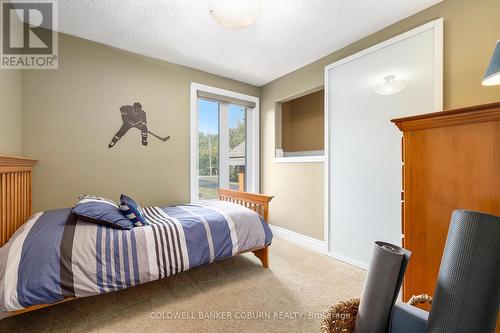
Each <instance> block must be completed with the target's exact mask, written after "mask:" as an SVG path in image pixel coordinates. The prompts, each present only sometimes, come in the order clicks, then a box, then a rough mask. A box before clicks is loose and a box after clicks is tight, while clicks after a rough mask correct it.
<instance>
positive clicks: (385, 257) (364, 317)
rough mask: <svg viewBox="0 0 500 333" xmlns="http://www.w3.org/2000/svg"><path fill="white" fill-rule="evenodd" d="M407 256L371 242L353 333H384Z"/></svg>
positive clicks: (406, 252)
mask: <svg viewBox="0 0 500 333" xmlns="http://www.w3.org/2000/svg"><path fill="white" fill-rule="evenodd" d="M410 255H411V252H410V251H408V250H406V249H403V248H402V247H399V246H396V245H393V244H389V243H385V242H375V245H374V247H373V254H372V258H371V261H370V267H369V269H368V276H367V278H366V282H365V287H364V290H363V296H362V298H361V301H360V304H359V309H358V315H357V317H356V326H355V329H354V332H355V333H386V332H387V328H388V327H389V319H390V316H391V310H392V306H393V305H394V302H396V299H397V297H398V294H399V289H400V288H401V284H402V283H403V276H404V273H405V270H406V266H407V265H408V260H409V259H410Z"/></svg>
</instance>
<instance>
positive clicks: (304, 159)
mask: <svg viewBox="0 0 500 333" xmlns="http://www.w3.org/2000/svg"><path fill="white" fill-rule="evenodd" d="M274 162H275V163H323V162H325V156H323V155H320V156H288V157H275V158H274Z"/></svg>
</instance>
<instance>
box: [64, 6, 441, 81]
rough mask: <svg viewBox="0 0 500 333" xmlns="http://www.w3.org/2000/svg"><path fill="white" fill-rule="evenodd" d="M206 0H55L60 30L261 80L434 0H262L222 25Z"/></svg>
mask: <svg viewBox="0 0 500 333" xmlns="http://www.w3.org/2000/svg"><path fill="white" fill-rule="evenodd" d="M208 2H209V1H208V0H59V30H60V31H61V32H64V33H67V34H70V35H74V36H78V37H82V38H85V39H89V40H93V41H97V42H100V43H104V44H108V45H111V46H114V47H118V48H121V49H125V50H128V51H132V52H136V53H139V54H143V55H147V56H150V57H154V58H158V59H162V60H166V61H170V62H173V63H177V64H181V65H185V66H189V67H193V68H197V69H200V70H204V71H207V72H210V73H214V74H218V75H221V76H225V77H229V78H232V79H236V80H239V81H243V82H246V83H250V84H253V85H257V86H261V85H263V84H265V83H267V82H270V81H272V80H274V79H276V78H278V77H280V76H282V75H284V74H287V73H289V72H291V71H293V70H295V69H298V68H300V67H302V66H304V65H306V64H308V63H311V62H313V61H315V60H317V59H319V58H321V57H323V56H325V55H327V54H329V53H331V52H333V51H335V50H338V49H340V48H342V47H344V46H346V45H348V44H350V43H352V42H355V41H357V40H359V39H361V38H363V37H365V36H367V35H370V34H372V33H374V32H376V31H378V30H380V29H382V28H384V27H386V26H388V25H390V24H392V23H395V22H397V21H399V20H401V19H403V18H405V17H407V16H410V15H412V14H414V13H416V12H418V11H420V10H423V9H425V8H427V7H429V6H431V5H433V4H436V3H438V2H440V0H263V8H262V14H261V16H260V18H259V19H258V20H257V22H256V24H255V25H254V26H251V27H249V28H247V29H243V30H228V29H225V28H224V27H222V26H220V25H219V24H218V23H217V22H215V21H214V20H213V19H212V17H211V16H210V14H209V12H208Z"/></svg>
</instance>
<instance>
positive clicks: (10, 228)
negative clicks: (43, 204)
mask: <svg viewBox="0 0 500 333" xmlns="http://www.w3.org/2000/svg"><path fill="white" fill-rule="evenodd" d="M37 162H38V161H36V160H32V159H28V158H24V157H14V156H2V155H0V246H3V245H4V244H5V243H7V241H8V240H9V238H10V237H11V236H12V234H14V232H15V231H16V230H17V229H18V228H19V227H20V226H21V225H22V224H23V223H24V222H26V220H27V219H28V218H29V217H30V216H31V214H32V211H31V170H32V169H33V166H35V164H36V163H37Z"/></svg>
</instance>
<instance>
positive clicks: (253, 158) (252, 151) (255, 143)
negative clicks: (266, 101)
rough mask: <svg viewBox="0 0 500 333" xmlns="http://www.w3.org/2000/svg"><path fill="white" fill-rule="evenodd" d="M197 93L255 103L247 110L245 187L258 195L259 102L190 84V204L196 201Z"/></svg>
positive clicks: (237, 94) (212, 88)
mask: <svg viewBox="0 0 500 333" xmlns="http://www.w3.org/2000/svg"><path fill="white" fill-rule="evenodd" d="M198 91H203V92H206V93H211V94H215V95H221V96H227V97H231V98H236V99H240V100H244V101H248V102H253V103H255V107H254V108H253V109H250V108H247V138H246V139H247V170H246V186H247V191H248V192H253V193H259V190H260V189H259V184H260V178H259V176H260V172H259V171H260V170H259V168H260V161H259V156H260V155H259V129H260V123H259V113H260V108H259V102H260V99H259V98H258V97H255V96H250V95H245V94H241V93H237V92H234V91H230V90H225V89H220V88H216V87H211V86H207V85H204V84H200V83H196V82H191V142H190V147H191V161H190V189H191V191H190V197H191V202H197V201H199V199H198Z"/></svg>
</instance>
